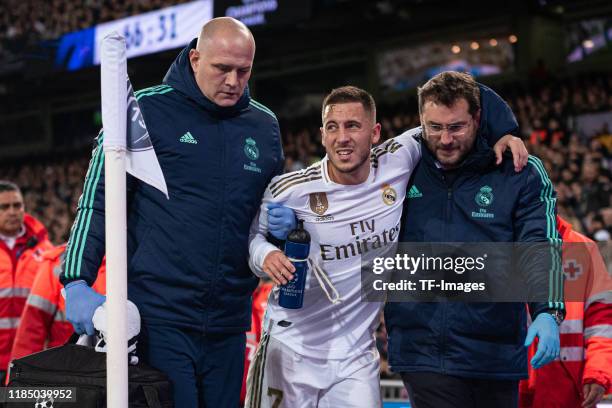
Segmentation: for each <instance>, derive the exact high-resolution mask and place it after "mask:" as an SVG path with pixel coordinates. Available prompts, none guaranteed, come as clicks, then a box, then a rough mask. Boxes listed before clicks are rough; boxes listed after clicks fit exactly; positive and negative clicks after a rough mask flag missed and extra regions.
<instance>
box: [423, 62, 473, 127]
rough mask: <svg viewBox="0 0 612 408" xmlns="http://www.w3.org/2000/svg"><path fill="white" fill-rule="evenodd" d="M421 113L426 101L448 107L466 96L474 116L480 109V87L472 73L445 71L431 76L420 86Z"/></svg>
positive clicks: (471, 113)
mask: <svg viewBox="0 0 612 408" xmlns="http://www.w3.org/2000/svg"><path fill="white" fill-rule="evenodd" d="M418 95H419V113H421V114H422V113H423V105H425V102H428V101H432V102H434V103H436V104H442V105H444V106H446V107H449V108H450V107H451V106H453V105H454V104H455V103H456V102H457V101H458V100H459V99H461V98H464V99H465V100H466V101H467V103H468V111H469V112H470V115H472V117H473V116H474V115H476V113H477V112H478V111H479V110H480V89H479V88H478V84H477V83H476V81H475V80H474V78H473V77H472V76H471V75H470V74H466V73H463V72H455V71H445V72H442V73H439V74H438V75H436V76H434V77H433V78H431V79H430V80H429V81H427V82H426V83H425V85H423V86H422V87H419V88H418Z"/></svg>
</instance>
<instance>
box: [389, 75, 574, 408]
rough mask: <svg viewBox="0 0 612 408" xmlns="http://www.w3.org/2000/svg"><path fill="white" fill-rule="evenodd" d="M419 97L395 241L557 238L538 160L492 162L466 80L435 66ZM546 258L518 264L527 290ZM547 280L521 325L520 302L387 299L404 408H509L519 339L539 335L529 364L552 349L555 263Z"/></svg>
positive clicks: (520, 373) (555, 344)
mask: <svg viewBox="0 0 612 408" xmlns="http://www.w3.org/2000/svg"><path fill="white" fill-rule="evenodd" d="M418 94H419V110H420V118H421V124H422V126H423V133H422V139H423V142H424V143H423V147H424V148H423V149H422V151H423V156H422V159H421V162H420V163H419V165H418V166H417V167H416V168H415V170H414V175H413V178H412V180H411V182H412V186H411V187H410V188H409V193H408V196H407V200H405V202H404V214H403V216H404V219H403V220H402V227H401V233H400V242H474V243H477V242H550V243H553V244H555V243H558V242H560V239H559V236H558V233H557V230H556V228H555V202H556V198H555V193H554V190H553V188H552V184H551V182H550V180H549V178H548V176H547V174H546V171H545V170H544V167H543V166H542V163H541V161H540V160H539V159H537V158H535V157H529V159H528V164H527V166H526V167H525V168H524V169H523V170H522V171H521V172H520V173H515V171H514V168H513V167H514V166H513V164H512V161H511V160H510V159H509V158H504V159H503V161H502V163H501V165H499V166H496V163H495V155H494V153H493V150H492V149H491V148H490V147H489V146H488V145H487V143H486V140H485V139H484V138H482V137H481V135H480V134H479V133H478V123H479V120H480V112H481V106H480V101H479V97H478V96H479V90H478V85H477V83H476V82H475V81H474V79H473V78H472V77H471V76H469V75H467V74H462V73H457V72H444V73H442V74H439V75H436V76H435V77H433V78H432V79H431V80H430V81H428V82H427V83H426V84H425V85H424V86H423V87H421V88H419V90H418ZM549 254H550V253H549ZM538 255H539V254H538ZM550 256H553V257H554V256H555V255H554V254H550ZM545 258H546V256H540V257H533V259H530V260H529V265H528V266H527V267H526V268H525V269H526V270H525V271H523V272H525V275H526V278H525V280H526V281H527V283H528V285H534V286H531V287H536V286H537V287H540V286H541V285H542V284H543V283H546V284H547V283H548V279H546V281H547V282H544V281H543V280H541V279H540V275H539V274H538V273H537V271H546V269H545V266H547V265H548V263H547V259H545ZM534 271H535V273H534ZM553 274H556V275H554V276H553ZM548 276H549V275H546V277H548ZM553 277H555V279H553ZM550 278H551V282H553V284H551V285H550V287H548V285H546V288H547V289H548V290H550V291H551V292H550V293H549V298H548V299H549V302H531V303H529V312H530V314H531V318H532V319H533V323H532V324H531V326H530V327H529V331H527V315H526V310H525V304H524V303H520V302H512V303H510V302H507V303H484V302H482V303H460V302H441V303H417V302H403V303H393V302H388V303H387V305H386V308H385V322H386V326H387V330H388V332H389V364H390V365H391V368H392V370H393V371H395V372H399V373H401V375H402V379H403V381H404V384H405V385H406V388H407V389H408V392H409V394H410V399H411V403H412V406H413V407H415V408H451V407H453V408H454V407H461V408H477V407H507V408H515V407H517V406H518V405H517V404H518V402H517V401H518V381H519V379H521V378H526V377H527V352H526V347H525V346H529V345H530V344H531V343H532V342H533V340H534V338H535V337H537V338H538V340H539V343H538V349H537V352H536V355H535V356H534V357H533V359H532V360H531V365H532V366H533V367H534V368H539V367H541V366H543V365H545V364H547V363H549V362H550V361H552V360H554V359H555V358H557V357H558V355H559V330H558V327H557V325H558V324H560V323H561V321H562V319H563V315H564V304H563V296H562V293H563V292H562V285H563V283H562V282H563V281H562V278H561V272H560V270H556V269H555V270H552V269H551V275H550ZM538 279H540V280H538Z"/></svg>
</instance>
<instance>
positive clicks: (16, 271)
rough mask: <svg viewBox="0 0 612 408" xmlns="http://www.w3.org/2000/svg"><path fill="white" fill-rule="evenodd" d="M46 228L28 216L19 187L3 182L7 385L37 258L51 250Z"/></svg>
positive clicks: (0, 357)
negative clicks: (18, 327)
mask: <svg viewBox="0 0 612 408" xmlns="http://www.w3.org/2000/svg"><path fill="white" fill-rule="evenodd" d="M51 246H52V245H51V243H50V242H49V240H48V239H47V230H46V228H45V227H44V226H43V225H42V224H41V223H40V222H39V221H38V220H37V219H35V218H34V217H32V216H30V215H29V214H26V213H25V208H24V204H23V196H22V194H21V191H20V189H19V187H17V185H16V184H14V183H11V182H9V181H0V380H2V381H4V377H5V376H6V370H7V368H8V362H9V355H10V352H11V346H12V345H13V339H14V338H15V333H16V331H17V326H18V325H19V317H20V316H21V311H22V310H23V307H24V305H25V301H26V298H27V297H28V294H29V293H30V287H31V286H32V282H33V281H34V276H35V274H36V267H37V262H36V258H37V257H39V256H40V254H41V253H42V251H44V250H46V249H48V248H51Z"/></svg>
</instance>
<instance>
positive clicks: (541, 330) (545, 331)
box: [525, 312, 561, 368]
mask: <svg viewBox="0 0 612 408" xmlns="http://www.w3.org/2000/svg"><path fill="white" fill-rule="evenodd" d="M536 336H538V350H537V351H536V353H535V356H533V358H532V359H531V366H532V367H533V368H540V367H542V366H544V365H546V364H548V363H550V362H551V361H553V360H554V359H555V358H557V357H559V352H560V349H561V347H560V344H559V327H558V326H557V322H555V319H554V318H553V317H552V316H551V315H550V314H549V313H546V312H543V313H540V314H539V315H538V317H536V319H535V320H534V321H533V323H531V326H529V330H528V331H527V338H525V347H529V346H530V345H531V343H532V342H533V339H534V338H535V337H536Z"/></svg>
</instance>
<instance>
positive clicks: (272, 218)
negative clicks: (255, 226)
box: [268, 203, 297, 240]
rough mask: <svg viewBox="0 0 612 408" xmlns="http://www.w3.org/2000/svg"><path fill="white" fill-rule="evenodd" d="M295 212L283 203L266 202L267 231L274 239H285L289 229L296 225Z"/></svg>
mask: <svg viewBox="0 0 612 408" xmlns="http://www.w3.org/2000/svg"><path fill="white" fill-rule="evenodd" d="M296 225H297V223H296V221H295V213H294V212H293V210H292V209H291V208H288V207H285V206H284V205H280V204H275V203H270V204H268V231H269V232H270V234H272V235H273V236H274V238H276V239H281V240H285V239H287V234H289V231H291V230H292V229H294V228H295V227H296Z"/></svg>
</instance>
